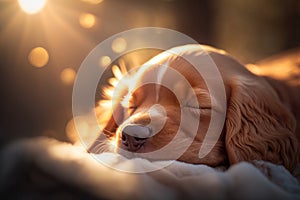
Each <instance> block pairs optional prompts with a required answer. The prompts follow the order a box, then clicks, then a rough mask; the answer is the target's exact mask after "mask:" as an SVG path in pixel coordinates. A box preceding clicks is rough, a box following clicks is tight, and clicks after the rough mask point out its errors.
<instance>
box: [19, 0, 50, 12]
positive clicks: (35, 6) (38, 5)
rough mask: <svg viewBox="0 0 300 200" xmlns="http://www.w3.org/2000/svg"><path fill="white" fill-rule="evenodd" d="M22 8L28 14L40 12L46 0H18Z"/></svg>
mask: <svg viewBox="0 0 300 200" xmlns="http://www.w3.org/2000/svg"><path fill="white" fill-rule="evenodd" d="M18 2H19V5H20V7H21V8H22V10H23V11H24V12H26V13H28V14H35V13H38V12H39V11H41V10H42V9H43V7H44V6H45V4H46V0H18Z"/></svg>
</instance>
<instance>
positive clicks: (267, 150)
mask: <svg viewBox="0 0 300 200" xmlns="http://www.w3.org/2000/svg"><path fill="white" fill-rule="evenodd" d="M202 48H204V50H205V52H206V53H207V54H208V55H209V56H210V57H211V58H212V59H213V61H214V62H215V64H216V66H217V68H218V70H219V72H220V74H221V76H222V79H223V82H224V87H225V93H226V99H227V108H226V119H225V124H224V127H223V131H222V133H221V135H220V137H219V139H218V141H217V143H216V144H215V146H214V148H213V149H212V151H211V152H210V153H209V154H208V155H207V156H205V157H204V158H199V156H198V153H199V149H200V147H201V145H202V142H203V139H204V137H205V133H206V131H207V129H208V125H209V123H210V121H211V120H213V119H211V113H212V109H216V110H217V109H218V108H217V107H212V103H211V101H212V98H217V97H214V96H211V95H210V93H209V91H208V88H207V85H206V83H205V81H204V79H203V77H202V76H201V74H199V73H197V71H195V69H194V68H193V66H192V65H191V64H190V63H189V62H188V61H186V60H184V59H183V58H181V57H179V56H171V55H165V56H161V57H160V59H154V60H155V61H156V63H152V64H151V66H150V67H144V68H143V67H142V68H141V69H140V70H139V71H138V72H137V73H136V74H135V75H134V76H135V78H136V77H138V79H134V78H132V77H131V78H128V79H129V80H144V79H146V78H147V76H150V75H151V74H152V75H154V76H157V75H158V74H159V72H157V70H158V71H159V70H160V69H157V68H156V67H155V66H157V65H159V64H161V63H165V62H166V60H167V61H168V66H169V67H170V68H172V69H174V70H176V71H178V72H179V73H180V74H181V75H182V76H183V77H184V78H185V79H186V80H188V82H189V84H190V86H191V87H192V88H193V91H194V92H195V94H196V98H197V101H198V104H199V108H195V106H194V105H189V101H188V99H187V98H188V96H189V94H188V88H186V85H185V84H177V81H178V80H177V79H170V80H167V81H171V82H172V83H171V84H170V85H173V86H174V87H173V88H172V89H170V88H169V89H168V88H166V87H160V89H159V94H158V93H157V90H156V87H157V86H156V84H146V85H143V86H141V87H138V88H136V89H135V90H133V91H132V94H131V95H130V98H131V100H130V101H134V106H135V108H134V109H132V110H131V108H128V107H127V108H126V107H124V105H122V103H121V102H122V101H124V99H123V97H124V96H126V95H127V93H128V91H130V89H128V87H124V85H126V84H125V83H124V84H123V86H122V87H123V88H122V89H120V88H119V89H116V91H117V97H116V96H115V99H117V100H116V101H113V104H112V108H111V109H112V110H113V112H114V116H112V112H111V113H110V114H107V113H106V114H105V115H106V116H109V117H108V118H107V117H105V116H104V112H103V109H105V108H96V110H97V109H98V111H99V110H100V111H99V112H98V117H99V119H100V121H101V123H102V124H103V127H104V131H103V132H104V134H105V135H107V137H108V138H113V137H115V133H116V132H117V131H118V129H120V127H121V126H123V125H124V123H127V122H126V120H127V121H128V119H129V118H130V117H132V119H131V121H130V123H131V124H132V123H133V124H138V125H139V126H147V125H149V122H150V121H151V120H152V122H153V124H154V125H153V124H151V125H149V126H152V127H151V128H155V127H154V126H155V124H158V123H159V122H160V121H162V119H160V115H161V116H163V115H162V114H161V113H159V112H160V111H159V110H158V111H157V113H158V114H157V116H156V118H155V117H154V118H153V117H152V118H151V117H149V116H150V115H149V112H148V110H149V109H150V108H151V106H153V105H154V104H160V105H162V106H163V107H164V109H165V112H166V119H165V123H164V126H163V127H162V129H161V130H160V131H159V132H158V133H157V134H156V135H154V136H152V137H149V138H147V140H146V142H145V143H143V145H142V146H141V148H139V149H138V150H136V151H135V153H145V152H152V151H154V150H157V149H160V148H162V147H164V146H165V145H167V144H168V143H169V142H170V141H175V144H176V145H174V146H173V147H174V152H175V151H177V150H178V149H180V146H182V144H184V143H185V142H186V141H187V140H189V139H192V140H193V142H192V144H191V145H190V146H189V148H188V149H187V150H186V151H185V152H184V153H183V154H182V155H181V156H180V157H179V158H178V160H181V161H184V162H188V163H196V164H208V165H210V166H218V165H224V164H234V163H237V162H240V161H251V160H265V161H270V162H273V163H276V164H281V165H284V166H285V167H286V168H287V169H289V170H293V169H294V168H295V166H296V164H297V163H298V159H299V141H298V140H297V136H296V124H297V122H296V119H295V115H294V114H293V113H292V112H291V109H293V108H292V107H289V106H291V105H292V103H290V102H292V101H293V102H294V100H293V97H292V96H291V95H290V94H288V92H287V91H286V90H284V91H285V93H284V95H287V96H290V97H286V98H284V101H283V97H282V94H281V92H283V91H281V89H280V88H282V87H283V88H285V87H287V86H285V85H284V83H280V82H276V81H275V80H272V79H271V78H266V77H263V76H257V75H255V74H253V73H251V72H250V71H248V70H247V69H246V68H245V67H244V66H243V65H242V64H240V63H238V62H237V61H236V60H234V59H233V58H232V57H230V56H229V55H228V54H226V53H225V52H223V51H221V50H217V49H214V48H211V47H207V46H202V47H200V45H187V46H183V47H178V48H177V50H179V51H180V52H181V53H183V54H185V53H186V54H189V56H192V57H194V58H196V59H199V62H202V61H201V59H202V54H200V55H199V52H200V51H202ZM155 73H157V74H155ZM168 73H169V72H168ZM168 73H166V74H165V75H164V76H168ZM212 81H217V80H214V77H212ZM174 93H175V94H179V99H178V97H177V98H176V96H175V95H174ZM157 95H158V98H156V97H157ZM132 99H133V100H132ZM130 101H128V102H127V103H129V104H130ZM182 105H183V106H182ZM100 107H101V104H100ZM129 107H130V106H129ZM107 109H109V108H107ZM154 109H156V108H154ZM108 113H109V112H108ZM185 114H187V115H186V116H190V117H191V116H192V118H193V119H197V117H199V115H200V116H201V117H200V121H199V128H198V130H197V133H196V136H195V137H194V138H193V137H192V135H193V133H190V132H189V126H190V124H189V122H190V121H191V119H189V118H188V119H186V121H184V122H183V132H184V134H185V135H186V138H184V137H180V138H174V137H175V136H174V135H175V133H176V132H177V131H178V127H179V123H180V119H181V118H180V117H181V116H182V115H183V116H185ZM150 118H151V119H150ZM125 126H126V124H125ZM123 127H124V126H123ZM102 137H103V135H101V136H100V137H99V138H98V139H97V140H96V141H95V143H94V144H92V146H91V147H90V149H89V150H90V152H93V153H100V152H102V151H107V150H109V148H104V147H103V145H104V144H107V143H106V142H105V141H106V140H107V139H106V138H104V139H103V138H102ZM116 144H118V145H119V146H120V147H122V141H121V139H119V140H118V141H117V143H116ZM177 148H178V149H177ZM175 155H176V153H175V154H174V155H173V154H172V153H171V152H168V153H166V154H162V155H160V157H154V158H153V159H173V158H174V159H177V157H176V156H175Z"/></svg>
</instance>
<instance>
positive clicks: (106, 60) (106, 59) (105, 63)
mask: <svg viewBox="0 0 300 200" xmlns="http://www.w3.org/2000/svg"><path fill="white" fill-rule="evenodd" d="M110 63H111V58H110V57H109V56H102V57H101V58H100V60H99V65H100V66H101V67H107V66H108V65H110Z"/></svg>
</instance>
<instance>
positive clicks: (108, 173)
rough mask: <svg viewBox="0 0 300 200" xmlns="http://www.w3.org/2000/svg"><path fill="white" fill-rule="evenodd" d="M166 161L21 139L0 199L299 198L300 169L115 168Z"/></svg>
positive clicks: (4, 170)
mask: <svg viewBox="0 0 300 200" xmlns="http://www.w3.org/2000/svg"><path fill="white" fill-rule="evenodd" d="M95 158H97V159H98V160H102V161H105V163H106V165H104V164H102V163H100V162H98V161H96V159H95ZM165 162H167V161H155V162H150V161H148V160H145V159H141V158H135V159H127V158H124V157H122V156H121V155H118V154H114V153H102V154H97V155H95V154H94V155H91V154H88V153H87V152H86V150H85V149H84V148H83V147H82V146H80V145H72V144H69V143H64V142H60V141H57V140H55V139H51V138H46V137H38V138H34V139H24V140H19V141H17V142H14V143H13V144H10V145H8V146H7V147H5V148H3V149H2V152H1V169H0V177H1V179H0V188H1V193H0V194H1V196H2V198H1V199H4V198H3V197H5V198H6V199H7V198H13V199H41V198H42V199H230V200H232V199H300V184H299V178H300V170H299V169H300V165H298V167H297V169H296V170H295V171H294V173H293V174H291V173H290V172H289V171H287V170H286V169H285V168H284V167H283V166H280V165H275V164H272V163H269V162H264V161H253V162H241V163H238V164H235V165H232V166H230V168H229V169H226V168H225V167H218V168H212V167H209V166H206V165H194V164H188V163H183V162H179V161H174V162H172V164H170V165H169V166H167V167H164V168H163V169H161V170H158V171H153V172H149V173H139V174H133V173H128V172H120V171H118V170H116V169H113V168H120V167H121V168H122V169H124V170H126V169H127V170H129V171H133V170H134V169H137V170H141V169H143V168H147V167H157V166H162V165H164V164H165ZM107 164H109V166H107Z"/></svg>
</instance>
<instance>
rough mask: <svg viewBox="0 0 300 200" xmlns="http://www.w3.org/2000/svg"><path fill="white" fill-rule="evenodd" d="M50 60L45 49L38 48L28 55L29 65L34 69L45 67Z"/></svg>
mask: <svg viewBox="0 0 300 200" xmlns="http://www.w3.org/2000/svg"><path fill="white" fill-rule="evenodd" d="M48 60H49V54H48V51H47V50H46V49H44V48H43V47H36V48H34V49H32V50H31V51H30V53H29V55H28V61H29V63H30V64H31V65H32V66H34V67H38V68H40V67H44V66H45V65H46V64H47V63H48Z"/></svg>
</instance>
